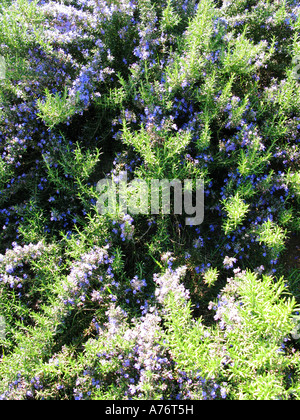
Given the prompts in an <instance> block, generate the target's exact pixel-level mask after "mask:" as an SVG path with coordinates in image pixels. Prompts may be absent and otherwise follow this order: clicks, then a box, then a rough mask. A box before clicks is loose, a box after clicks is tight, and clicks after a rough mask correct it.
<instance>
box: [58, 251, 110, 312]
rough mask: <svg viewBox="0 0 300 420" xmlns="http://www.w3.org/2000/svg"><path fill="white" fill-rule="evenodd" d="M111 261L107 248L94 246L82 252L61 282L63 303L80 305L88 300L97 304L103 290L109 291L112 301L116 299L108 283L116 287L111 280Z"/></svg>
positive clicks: (101, 298) (101, 297)
mask: <svg viewBox="0 0 300 420" xmlns="http://www.w3.org/2000/svg"><path fill="white" fill-rule="evenodd" d="M112 262H113V258H112V257H110V256H109V255H108V252H107V249H102V248H99V247H94V248H93V249H92V250H91V251H90V252H88V253H86V254H83V255H82V256H81V259H80V261H76V262H74V264H73V266H72V268H71V271H70V274H69V275H68V276H67V278H66V280H65V281H64V282H63V289H64V294H63V296H62V297H61V298H62V300H63V302H64V304H66V305H72V306H73V305H76V306H77V307H81V306H83V305H84V304H85V302H86V301H89V300H91V301H93V302H98V304H99V303H101V302H102V300H103V295H104V294H105V293H104V292H105V291H108V292H109V297H110V299H111V300H112V301H114V300H116V297H115V295H114V294H113V293H111V292H110V289H109V285H110V284H113V285H114V286H115V287H116V288H117V287H118V284H117V283H116V282H115V281H114V280H113V277H114V274H113V272H112V266H111V264H112ZM109 282H110V283H109Z"/></svg>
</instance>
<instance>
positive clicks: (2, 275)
mask: <svg viewBox="0 0 300 420" xmlns="http://www.w3.org/2000/svg"><path fill="white" fill-rule="evenodd" d="M12 245H13V249H8V250H7V251H6V252H5V254H4V255H2V254H0V271H1V272H0V283H2V284H8V285H9V287H10V288H15V287H17V288H18V289H20V288H22V285H23V283H24V282H26V280H27V279H28V274H26V267H28V264H29V263H30V261H31V260H36V259H37V258H39V257H41V256H42V254H43V252H44V251H45V250H46V249H48V248H49V247H47V246H46V245H45V244H44V243H43V242H42V241H41V242H39V243H37V244H36V245H34V244H29V245H24V246H20V245H18V244H17V243H15V242H14V243H13V244H12ZM16 273H18V275H17V274H16Z"/></svg>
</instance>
